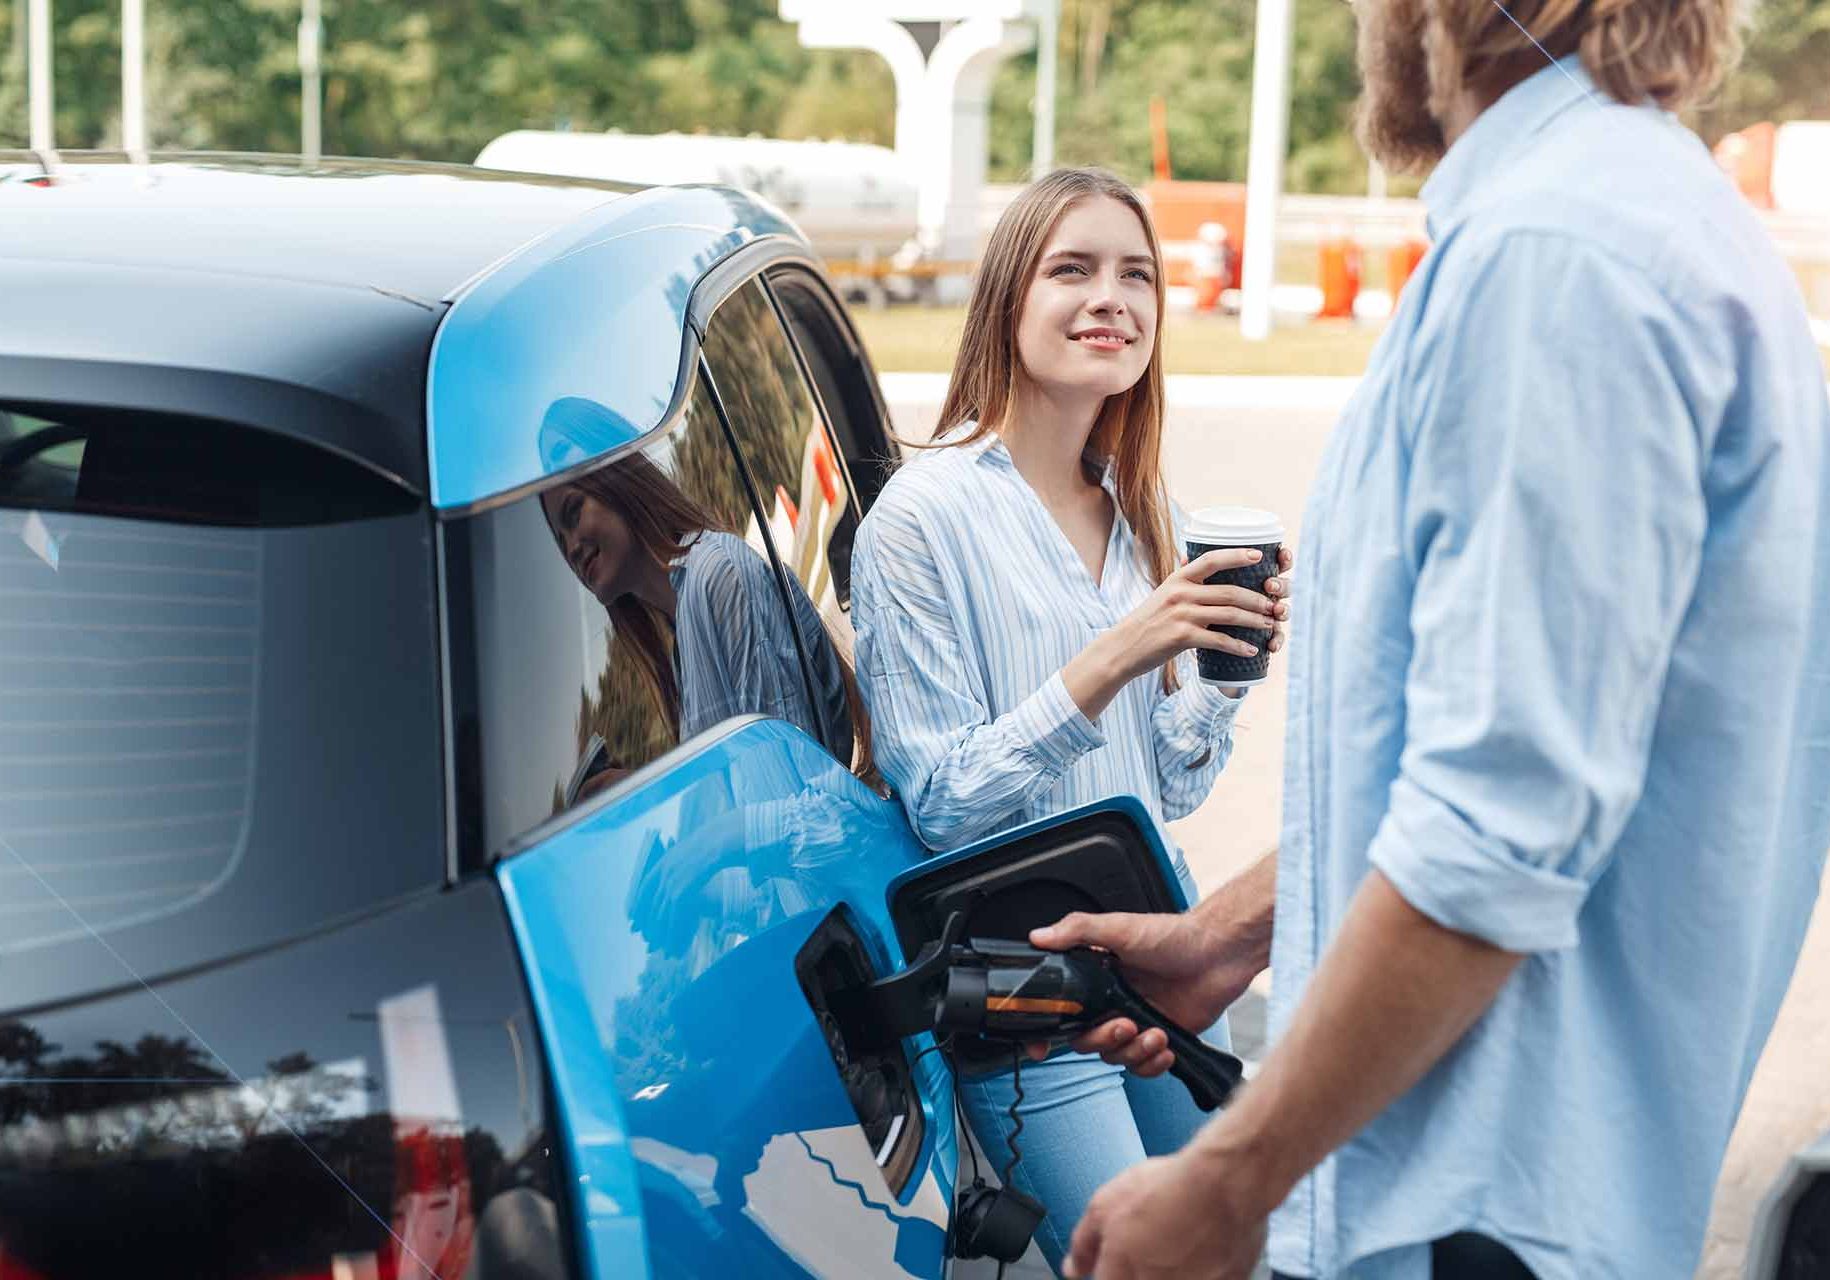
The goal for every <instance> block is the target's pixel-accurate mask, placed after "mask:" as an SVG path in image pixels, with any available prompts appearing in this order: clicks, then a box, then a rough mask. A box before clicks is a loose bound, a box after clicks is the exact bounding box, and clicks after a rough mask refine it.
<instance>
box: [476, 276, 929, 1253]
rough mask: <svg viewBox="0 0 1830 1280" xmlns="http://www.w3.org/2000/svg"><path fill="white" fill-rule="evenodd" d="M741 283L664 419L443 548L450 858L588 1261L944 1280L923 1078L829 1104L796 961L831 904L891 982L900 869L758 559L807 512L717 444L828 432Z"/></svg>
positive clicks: (826, 647)
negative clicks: (492, 899)
mask: <svg viewBox="0 0 1830 1280" xmlns="http://www.w3.org/2000/svg"><path fill="white" fill-rule="evenodd" d="M755 289H756V290H757V291H756V292H745V291H743V290H741V289H740V290H739V291H738V293H737V295H735V296H733V298H731V299H730V300H729V301H728V302H727V306H728V307H729V308H730V309H729V310H728V311H727V310H723V309H721V311H720V313H719V315H717V316H715V317H714V318H713V321H714V322H713V324H712V325H710V326H709V331H708V334H707V338H706V343H705V347H706V354H705V358H704V360H703V361H702V362H698V363H696V364H695V365H693V366H692V370H693V381H692V386H691V387H690V389H689V390H688V391H687V392H686V393H685V394H684V395H683V396H682V398H681V405H680V409H679V412H678V413H677V414H676V415H675V416H674V417H673V418H671V419H670V420H669V421H668V422H667V423H665V424H664V425H663V426H662V427H660V428H659V429H657V430H656V431H655V432H653V433H651V434H650V435H648V436H645V437H644V438H643V439H642V440H641V441H640V442H639V443H638V444H636V445H635V446H633V447H630V448H627V449H624V450H623V451H622V452H620V453H611V454H609V455H608V456H607V457H606V459H605V461H604V463H603V464H602V465H601V466H600V467H598V468H596V469H595V470H591V471H589V472H587V474H585V475H582V476H568V478H566V479H565V480H563V481H560V482H556V483H553V484H550V485H548V486H547V487H546V488H544V489H542V490H540V491H539V492H537V493H534V494H532V495H530V496H527V497H523V498H519V499H518V500H515V501H512V502H509V503H506V504H503V505H500V506H497V507H495V508H493V509H491V510H487V511H483V512H480V513H474V514H469V515H465V516H461V517H458V518H455V519H452V520H449V521H447V522H446V523H445V524H444V525H443V526H442V528H441V536H442V539H443V548H442V551H443V561H444V565H445V573H446V575H447V601H448V614H449V617H448V629H449V634H450V645H451V671H452V681H453V695H452V696H453V714H452V721H453V739H454V743H455V745H456V748H457V758H458V761H459V763H458V767H457V771H456V772H457V777H458V779H459V785H458V795H457V803H456V809H457V824H456V825H457V826H458V828H459V830H460V833H461V846H462V854H461V856H462V859H463V860H464V862H465V863H466V865H470V866H476V865H486V864H489V863H492V862H493V863H494V864H495V865H496V870H495V874H496V876H497V879H498V880H499V883H500V884H501V886H502V890H503V893H504V896H505V899H506V902H507V904H508V909H509V914H510V919H511V921H512V923H513V928H514V931H515V934H516V937H517V940H518V945H519V946H520V948H521V951H522V955H523V959H524V965H525V968H526V971H527V976H528V985H529V990H530V995H531V999H532V1003H533V1005H534V1008H535V1010H536V1014H537V1018H538V1020H539V1022H540V1026H541V1032H542V1042H543V1044H544V1046H545V1050H546V1056H547V1065H548V1070H549V1072H550V1074H551V1078H552V1093H553V1098H554V1105H555V1109H556V1111H557V1113H558V1117H559V1124H558V1128H559V1130H560V1132H561V1134H562V1135H563V1138H562V1147H563V1149H564V1153H565V1155H566V1158H567V1165H568V1171H569V1174H570V1178H571V1181H572V1184H573V1187H574V1196H573V1208H574V1211H575V1219H576V1221H577V1224H578V1227H579V1230H580V1233H581V1240H582V1249H581V1254H582V1256H583V1258H584V1260H585V1263H586V1266H587V1269H588V1271H590V1272H591V1273H593V1274H597V1275H602V1276H611V1275H616V1276H622V1275H635V1274H644V1273H647V1274H654V1275H678V1276H688V1275H693V1276H698V1275H724V1274H731V1275H737V1274H741V1275H771V1274H782V1275H802V1274H807V1273H809V1272H811V1273H814V1274H831V1275H855V1274H887V1275H897V1274H902V1275H910V1276H918V1277H926V1276H936V1275H939V1274H940V1273H941V1271H942V1268H943V1254H944V1246H945V1235H946V1224H947V1206H948V1203H949V1198H950V1193H951V1185H952V1170H953V1168H954V1166H955V1163H956V1160H957V1153H956V1148H955V1145H954V1139H953V1130H952V1116H951V1111H950V1100H951V1089H950V1085H949V1081H948V1078H947V1075H946V1071H945V1069H944V1067H942V1065H941V1064H940V1063H939V1062H938V1060H937V1058H936V1056H935V1055H929V1056H928V1057H927V1058H926V1059H924V1060H922V1061H920V1062H919V1063H918V1062H917V1061H916V1053H917V1052H918V1050H917V1049H913V1048H911V1049H904V1048H902V1047H898V1049H897V1050H896V1051H895V1052H894V1053H892V1054H888V1055H884V1057H883V1059H882V1060H881V1061H879V1062H874V1063H873V1064H871V1075H870V1078H869V1080H868V1081H866V1080H863V1079H861V1078H859V1077H858V1076H857V1075H856V1073H854V1077H853V1080H852V1082H851V1084H850V1087H848V1081H847V1078H846V1077H845V1076H844V1074H843V1073H842V1072H841V1071H840V1070H839V1069H838V1068H837V1067H836V1066H835V1063H834V1061H833V1057H832V1053H831V1051H830V1047H829V1045H828V1042H827V1039H826V1037H825V1035H824V1033H823V1031H822V1029H821V1027H820V1024H819V1021H818V1019H817V1017H816V1015H815V1013H814V1011H813V1009H812V1008H811V1007H810V1005H809V1004H808V1002H807V1000H806V998H805V996H804V995H803V993H802V990H801V987H800V984H799V981H798V978H797V976H796V971H795V961H796V957H797V955H798V954H799V952H800V951H801V949H802V948H803V947H804V945H805V944H806V942H807V940H808V938H809V937H810V936H811V934H812V933H813V931H814V930H816V929H817V928H818V927H819V926H820V925H821V923H822V922H823V921H824V920H825V919H826V918H827V917H828V916H829V915H830V914H831V912H832V911H833V910H834V909H835V908H841V907H842V908H843V909H845V910H846V911H848V912H849V913H851V915H852V917H853V918H854V919H855V920H856V922H857V926H856V936H855V938H854V939H852V940H851V941H850V942H848V943H847V944H845V945H849V946H851V947H852V948H853V954H854V955H855V956H857V957H862V958H863V961H862V962H863V963H867V964H868V965H870V966H871V967H872V968H880V969H882V970H883V971H886V972H887V971H888V969H889V968H890V967H892V966H893V964H894V963H895V961H894V960H893V958H892V953H891V951H890V949H889V947H888V945H887V944H886V940H887V939H888V938H889V937H890V934H889V931H888V919H887V912H886V908H885V905H884V898H883V889H884V886H885V885H886V884H888V883H889V881H890V880H891V879H893V878H894V876H895V875H896V874H897V873H898V872H899V871H901V870H904V869H906V868H907V867H908V866H910V865H912V864H913V863H914V862H916V861H917V860H918V859H919V857H920V855H921V850H920V848H919V846H918V845H917V844H916V842H915V841H914V839H913V837H912V836H911V835H910V833H909V831H908V829H907V826H906V824H905V823H904V822H903V820H902V816H901V812H900V809H899V807H898V806H897V805H896V804H895V803H894V802H893V801H891V800H888V799H886V798H885V797H883V796H882V795H880V794H878V793H877V792H876V791H875V790H873V789H872V786H871V785H870V784H869V783H868V782H867V781H865V780H863V779H861V778H860V777H858V776H857V775H855V774H854V773H853V772H852V770H851V768H850V765H851V764H852V763H853V760H852V756H853V748H854V740H855V729H854V725H855V717H856V715H857V704H856V695H855V686H853V684H852V682H851V680H850V674H849V670H848V669H847V668H846V667H845V666H844V665H843V664H842V663H840V662H839V661H838V660H837V658H836V652H835V650H834V649H833V647H832V645H831V643H830V640H829V639H828V638H827V636H826V633H825V628H824V624H823V621H822V618H821V615H820V606H819V605H818V604H816V603H815V599H814V597H813V596H812V595H811V594H810V593H809V592H808V591H807V590H806V589H805V588H803V587H802V586H801V585H800V579H798V578H796V577H794V576H792V575H790V574H787V573H785V572H783V571H781V570H780V568H779V560H778V554H777V550H776V548H777V546H778V543H777V537H778V534H779V536H780V537H781V538H782V539H784V540H786V539H788V538H791V537H792V536H793V520H794V518H798V517H799V516H800V515H801V514H802V512H801V506H802V504H794V505H795V516H794V517H790V516H789V515H788V513H787V510H786V508H785V507H783V508H779V509H778V508H777V507H776V506H775V505H774V504H770V505H768V506H765V505H764V504H763V503H761V502H758V501H757V499H756V478H755V474H754V473H752V472H751V471H749V470H748V469H747V468H746V467H745V465H744V464H743V463H741V462H740V461H739V458H738V455H737V454H736V453H735V452H733V447H732V439H733V433H732V423H733V422H735V421H736V420H737V419H738V415H740V414H745V415H751V416H752V417H754V416H756V415H791V416H794V419H795V420H796V421H797V422H799V423H801V424H803V425H804V427H805V429H806V430H807V431H808V432H811V431H813V430H815V429H816V428H818V429H820V430H821V431H822V435H821V438H822V439H823V438H824V436H823V428H819V419H818V416H817V413H810V407H809V404H808V400H809V393H808V392H807V390H806V387H805V385H804V383H801V382H800V381H799V373H798V368H797V365H796V364H795V361H794V357H793V354H792V351H791V350H788V349H786V348H785V347H784V346H783V345H782V344H783V343H785V335H783V334H782V331H781V330H780V328H779V325H778V324H777V322H776V321H775V320H774V312H773V310H772V306H771V304H770V302H769V300H768V298H767V297H766V295H763V294H761V293H760V286H759V285H758V286H755ZM762 320H766V321H767V322H768V323H769V324H773V325H776V328H775V329H774V331H773V333H770V332H767V331H765V332H763V333H762V334H760V335H758V334H756V333H753V332H749V331H747V330H745V331H733V330H731V329H726V328H724V327H723V326H726V325H733V326H734V325H737V324H742V325H745V326H750V325H754V324H756V323H759V322H760V321H762ZM721 333H722V334H724V335H725V336H722V337H721V336H720V335H721ZM759 379H760V380H761V381H760V383H759V382H758V381H757V380H759ZM746 380H747V381H746ZM714 388H716V391H714ZM727 402H728V403H729V404H730V405H732V406H734V407H733V408H731V409H729V410H728V411H727V409H726V408H725V405H726V403H727ZM593 412H596V411H595V410H594V409H593V407H592V406H591V405H589V404H586V403H583V402H579V403H573V404H566V403H563V402H562V403H561V404H560V405H557V406H555V408H554V410H553V411H552V412H549V414H548V421H547V423H546V424H543V430H546V429H548V428H549V427H550V428H551V429H552V430H554V431H556V432H566V433H569V434H571V435H574V436H577V437H578V438H580V439H585V438H597V437H596V436H595V435H594V434H593V432H594V430H595V428H594V426H593V423H592V421H591V415H592V414H593ZM746 420H747V419H746ZM777 443H781V442H779V441H778V442H777ZM803 444H804V442H803ZM783 447H786V446H785V445H784V446H783ZM781 461H782V460H781V459H779V458H778V459H774V460H772V461H771V462H770V463H769V465H771V466H773V465H776V464H777V463H779V462H781ZM802 461H804V459H803V457H802V456H801V455H798V454H797V455H796V456H795V458H794V462H795V464H797V465H798V464H800V463H801V462H802ZM826 461H827V464H828V466H830V464H831V459H830V458H828V459H827V460H826ZM829 479H830V476H829ZM814 484H815V486H816V488H818V487H819V484H820V481H819V478H818V477H817V476H816V478H815V480H814ZM835 497H836V491H835ZM790 501H791V502H792V498H791V499H790ZM822 501H824V497H823V494H822ZM840 505H843V504H840ZM831 514H832V513H831V511H830V510H829V511H827V512H825V513H824V514H822V515H820V516H818V517H817V518H820V519H825V518H826V517H827V516H830V515H831ZM850 514H851V516H852V518H854V519H855V514H856V512H855V507H852V508H850ZM774 518H779V519H781V520H785V521H787V523H786V524H783V525H782V526H781V528H780V529H779V530H778V529H777V527H776V525H775V524H772V523H771V521H772V519H774ZM827 523H828V524H830V521H827ZM828 579H829V580H830V570H829V572H828ZM821 599H822V600H826V599H827V593H824V592H823V593H822V596H821ZM828 603H829V601H828ZM918 1071H919V1072H920V1073H921V1076H920V1078H919V1082H918V1077H917V1072H918ZM867 1086H868V1088H867ZM867 1093H868V1095H869V1096H868V1097H867V1096H866V1094H867ZM886 1099H887V1100H888V1101H887V1102H886ZM861 1102H862V1104H863V1105H864V1107H865V1110H866V1112H867V1113H868V1114H866V1115H864V1116H861V1115H860V1103H861ZM937 1104H938V1109H937ZM886 1107H887V1108H888V1111H886ZM890 1112H893V1114H890ZM869 1135H875V1138H876V1140H875V1141H874V1142H873V1141H872V1137H871V1136H869Z"/></svg>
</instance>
